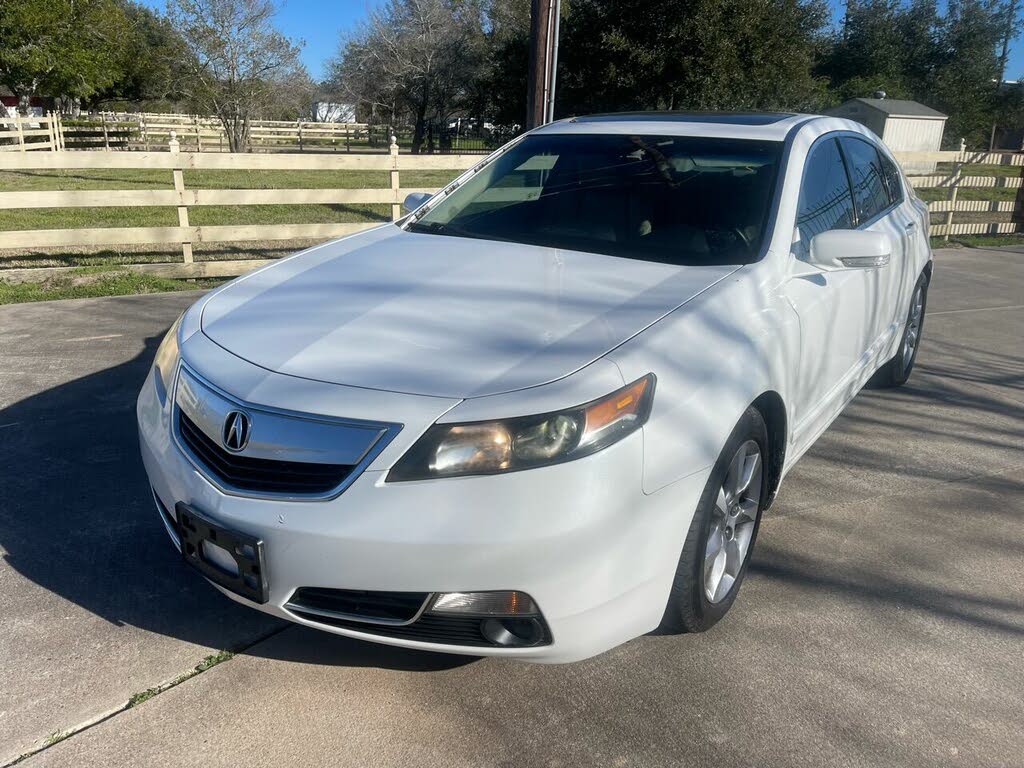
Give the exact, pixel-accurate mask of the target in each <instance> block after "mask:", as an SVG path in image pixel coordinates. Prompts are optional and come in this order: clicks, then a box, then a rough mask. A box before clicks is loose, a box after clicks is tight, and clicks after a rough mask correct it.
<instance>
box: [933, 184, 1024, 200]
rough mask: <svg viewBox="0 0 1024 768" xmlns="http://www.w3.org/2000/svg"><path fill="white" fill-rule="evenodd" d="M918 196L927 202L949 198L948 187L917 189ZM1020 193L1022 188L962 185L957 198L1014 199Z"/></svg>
mask: <svg viewBox="0 0 1024 768" xmlns="http://www.w3.org/2000/svg"><path fill="white" fill-rule="evenodd" d="M915 191H916V192H917V196H918V197H920V198H921V199H922V200H924V201H925V202H926V203H933V202H935V201H937V200H949V188H948V187H941V188H940V187H927V188H925V189H918V190H915ZM1018 195H1024V192H1022V190H1020V189H1009V188H1007V189H1003V188H999V189H993V188H992V187H961V188H960V190H959V191H958V192H957V193H956V197H957V200H999V201H1013V200H1016V199H1017V196H1018Z"/></svg>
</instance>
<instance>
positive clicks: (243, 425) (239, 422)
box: [222, 411, 252, 453]
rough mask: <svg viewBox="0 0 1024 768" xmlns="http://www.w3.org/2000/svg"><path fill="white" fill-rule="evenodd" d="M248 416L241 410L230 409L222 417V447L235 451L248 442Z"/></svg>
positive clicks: (249, 425)
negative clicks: (224, 416)
mask: <svg viewBox="0 0 1024 768" xmlns="http://www.w3.org/2000/svg"><path fill="white" fill-rule="evenodd" d="M251 426H252V425H251V423H250V421H249V417H248V416H247V415H246V414H244V413H242V412H241V411H231V413H229V414H228V415H227V418H226V419H224V431H223V434H222V436H223V438H224V447H225V448H227V449H228V450H229V451H234V452H235V453H237V452H238V451H241V450H242V449H244V448H245V446H246V445H248V444H249V430H250V429H251Z"/></svg>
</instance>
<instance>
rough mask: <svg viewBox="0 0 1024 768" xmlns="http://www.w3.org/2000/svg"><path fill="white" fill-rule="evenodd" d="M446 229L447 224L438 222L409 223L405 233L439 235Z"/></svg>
mask: <svg viewBox="0 0 1024 768" xmlns="http://www.w3.org/2000/svg"><path fill="white" fill-rule="evenodd" d="M447 227H448V225H447V224H442V223H441V222H440V221H410V222H409V224H408V225H407V226H406V227H405V231H406V232H418V233H420V234H424V235H440V234H443V233H444V230H445V229H446V228H447Z"/></svg>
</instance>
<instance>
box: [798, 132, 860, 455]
mask: <svg viewBox="0 0 1024 768" xmlns="http://www.w3.org/2000/svg"><path fill="white" fill-rule="evenodd" d="M856 225H857V214H856V207H855V205H854V199H853V192H852V190H851V185H850V176H849V174H848V173H847V169H846V164H845V161H844V159H843V155H842V152H841V150H840V146H839V138H838V136H836V135H835V134H829V135H826V136H824V137H822V138H819V139H818V140H817V141H816V142H815V144H814V145H813V146H812V147H811V150H810V152H809V153H808V155H807V160H806V161H805V163H804V170H803V176H802V181H801V188H800V202H799V206H798V211H797V218H796V227H795V232H794V243H793V252H792V256H791V258H792V263H791V277H790V278H789V279H788V281H787V283H786V294H787V298H788V300H789V302H790V304H791V306H792V307H793V309H794V310H795V311H796V314H797V316H798V318H799V323H800V354H799V358H798V360H799V362H798V365H797V368H796V370H795V371H794V374H793V377H792V381H793V387H794V390H795V397H794V398H793V401H792V402H793V406H792V407H793V412H794V413H793V425H794V428H793V439H794V442H795V443H797V447H798V449H799V448H800V447H801V446H800V444H801V443H802V444H803V446H804V447H805V446H806V445H807V444H809V443H810V442H811V441H812V440H813V439H814V438H815V437H817V435H818V434H819V433H820V432H821V431H822V430H823V429H824V428H825V427H826V426H828V424H829V423H830V422H831V421H832V419H833V418H834V417H835V415H836V413H838V411H839V410H840V409H841V408H842V407H843V405H845V403H846V402H847V401H848V400H849V399H850V398H851V397H853V395H855V394H856V392H857V388H858V387H859V383H857V382H856V381H855V379H856V378H857V372H858V371H859V370H860V366H861V365H862V360H863V357H864V354H865V351H866V349H867V348H868V347H869V346H870V345H871V342H872V337H873V334H874V333H875V328H876V324H875V323H876V319H877V318H876V316H875V314H874V313H875V309H874V305H875V302H876V293H877V290H878V279H877V275H876V274H875V270H869V269H850V270H837V271H825V270H820V269H818V268H816V267H814V266H812V265H810V264H809V263H807V262H806V261H805V259H806V256H807V254H808V253H809V248H810V242H811V239H812V238H813V237H814V236H815V235H817V234H820V233H822V232H826V231H828V230H833V229H853V228H855V227H856Z"/></svg>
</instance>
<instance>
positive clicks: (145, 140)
mask: <svg viewBox="0 0 1024 768" xmlns="http://www.w3.org/2000/svg"><path fill="white" fill-rule="evenodd" d="M139 137H140V138H141V139H142V151H143V152H149V136H148V135H147V134H146V113H145V112H140V113H139ZM171 140H172V141H175V142H177V140H176V139H175V138H174V136H171Z"/></svg>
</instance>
